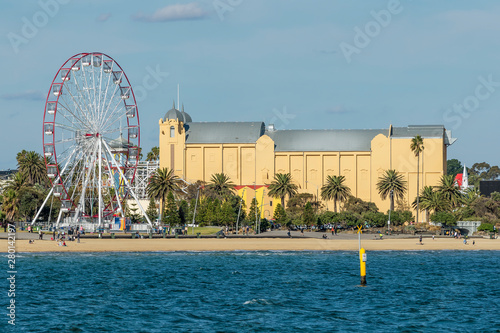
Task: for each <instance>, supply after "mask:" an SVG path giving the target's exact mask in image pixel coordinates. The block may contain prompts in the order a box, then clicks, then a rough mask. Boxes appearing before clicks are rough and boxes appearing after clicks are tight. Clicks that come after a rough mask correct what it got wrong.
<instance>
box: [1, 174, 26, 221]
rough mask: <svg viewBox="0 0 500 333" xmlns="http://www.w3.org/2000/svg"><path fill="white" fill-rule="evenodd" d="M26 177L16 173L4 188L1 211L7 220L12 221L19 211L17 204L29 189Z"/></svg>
mask: <svg viewBox="0 0 500 333" xmlns="http://www.w3.org/2000/svg"><path fill="white" fill-rule="evenodd" d="M29 186H30V184H28V182H27V179H26V176H25V175H24V174H23V173H21V172H17V173H16V174H15V175H14V178H12V179H11V180H9V182H8V183H7V185H6V186H5V188H4V193H3V203H2V210H3V212H4V213H5V214H6V217H7V220H9V221H12V220H14V218H15V217H16V216H17V213H18V211H19V203H20V201H21V195H22V193H23V191H24V190H25V189H26V188H27V187H29Z"/></svg>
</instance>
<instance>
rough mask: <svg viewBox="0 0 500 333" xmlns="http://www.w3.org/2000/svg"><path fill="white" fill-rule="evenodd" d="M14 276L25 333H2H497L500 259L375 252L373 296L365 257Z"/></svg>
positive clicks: (140, 261) (181, 260) (81, 268)
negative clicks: (362, 266)
mask: <svg viewBox="0 0 500 333" xmlns="http://www.w3.org/2000/svg"><path fill="white" fill-rule="evenodd" d="M4 258H5V260H4V262H5V266H7V263H6V262H7V258H6V257H5V256H4ZM16 264H17V275H16V298H15V299H16V326H15V327H12V326H11V325H8V324H7V320H8V318H7V316H3V317H4V318H3V319H2V322H1V323H0V331H1V332H9V331H12V332H500V311H499V310H500V283H499V273H500V252H499V251H379V252H369V253H368V261H367V286H365V287H362V286H360V285H359V283H360V277H359V260H358V253H357V252H342V251H332V252H307V251H306V252H274V251H262V252H261V251H257V252H229V253H227V252H208V253H207V252H161V253H158V252H149V253H133V252H130V253H95V254H94V253H70V254H54V253H37V254H23V253H21V254H18V257H17V261H16ZM5 274H6V273H5ZM3 280H4V282H2V283H3V286H4V289H3V290H4V291H5V292H2V294H3V295H4V296H3V297H2V299H3V302H2V304H3V306H4V307H3V308H4V309H5V306H7V304H8V303H7V302H8V299H7V295H6V291H7V290H8V286H7V283H6V282H5V279H3ZM4 313H6V310H4Z"/></svg>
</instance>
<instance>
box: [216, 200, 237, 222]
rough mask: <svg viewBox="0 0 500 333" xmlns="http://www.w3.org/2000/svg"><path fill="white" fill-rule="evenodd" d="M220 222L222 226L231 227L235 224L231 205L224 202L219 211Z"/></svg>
mask: <svg viewBox="0 0 500 333" xmlns="http://www.w3.org/2000/svg"><path fill="white" fill-rule="evenodd" d="M220 222H221V224H222V225H233V224H234V223H235V222H236V218H235V214H234V209H233V207H232V206H231V203H230V202H229V201H228V200H226V201H224V203H223V204H222V207H221V210H220Z"/></svg>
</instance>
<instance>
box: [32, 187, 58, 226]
mask: <svg viewBox="0 0 500 333" xmlns="http://www.w3.org/2000/svg"><path fill="white" fill-rule="evenodd" d="M52 192H54V187H52V188H51V189H50V192H49V194H47V196H46V197H45V200H44V201H43V204H42V205H41V206H40V209H39V210H38V212H37V213H36V215H35V218H34V219H33V221H32V222H31V225H33V224H35V221H36V219H37V218H38V216H40V213H41V212H42V209H43V207H45V204H46V203H47V201H48V200H49V198H50V197H51V196H52Z"/></svg>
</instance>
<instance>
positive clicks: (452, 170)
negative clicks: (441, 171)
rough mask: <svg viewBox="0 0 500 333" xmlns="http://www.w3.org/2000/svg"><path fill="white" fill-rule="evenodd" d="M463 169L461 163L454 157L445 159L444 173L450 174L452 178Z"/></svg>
mask: <svg viewBox="0 0 500 333" xmlns="http://www.w3.org/2000/svg"><path fill="white" fill-rule="evenodd" d="M463 169H464V167H463V165H462V163H460V161H459V160H457V159H456V158H454V159H451V160H448V161H446V174H447V175H452V176H453V178H455V177H456V176H457V174H459V173H462V171H463Z"/></svg>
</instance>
